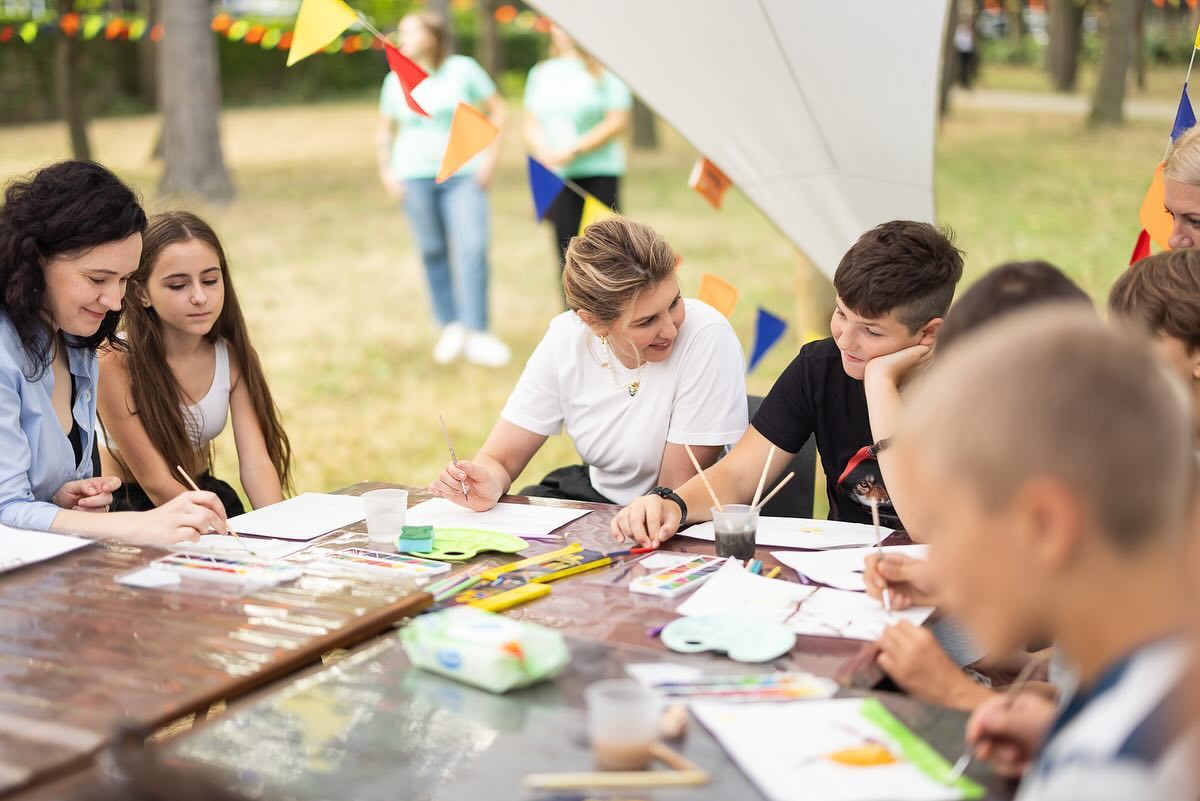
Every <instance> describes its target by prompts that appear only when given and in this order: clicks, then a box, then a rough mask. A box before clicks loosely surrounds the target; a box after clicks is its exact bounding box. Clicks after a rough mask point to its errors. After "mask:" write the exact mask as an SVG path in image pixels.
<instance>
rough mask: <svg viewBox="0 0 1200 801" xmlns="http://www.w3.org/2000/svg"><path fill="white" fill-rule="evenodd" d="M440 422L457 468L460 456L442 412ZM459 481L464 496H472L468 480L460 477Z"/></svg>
mask: <svg viewBox="0 0 1200 801" xmlns="http://www.w3.org/2000/svg"><path fill="white" fill-rule="evenodd" d="M438 422H439V423H441V424H442V436H443V437H445V438H446V447H447V448H449V449H450V461H451V462H453V463H454V466H455V467H456V468H457V467H458V457H457V456H455V455H454V443H452V442H451V441H450V430H449V429H448V428H446V421H445V419H444V418H443V417H442V416H441V415H440V414H439V415H438ZM458 483H459V484H461V485H462V491H463V498H464V499H465V498H468V497H470V496H469V495H468V494H467V482H466V481H464V480H462V479H461V478H460V479H459V480H458Z"/></svg>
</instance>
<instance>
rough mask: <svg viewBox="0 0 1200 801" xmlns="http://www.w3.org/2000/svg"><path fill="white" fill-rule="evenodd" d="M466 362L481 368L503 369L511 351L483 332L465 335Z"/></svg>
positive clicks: (510, 355)
mask: <svg viewBox="0 0 1200 801" xmlns="http://www.w3.org/2000/svg"><path fill="white" fill-rule="evenodd" d="M465 354H466V357H467V361H469V362H470V363H471V364H478V365H480V366H481V367H503V366H504V365H506V364H508V362H509V360H510V359H511V358H512V351H510V350H509V349H508V345H505V344H504V343H503V342H501V341H500V340H499V339H497V338H496V337H495V336H493V335H492V334H488V333H486V332H484V331H472V332H470V333H469V334H467V346H466V349H465Z"/></svg>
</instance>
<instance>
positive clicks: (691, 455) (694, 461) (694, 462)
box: [683, 445, 725, 512]
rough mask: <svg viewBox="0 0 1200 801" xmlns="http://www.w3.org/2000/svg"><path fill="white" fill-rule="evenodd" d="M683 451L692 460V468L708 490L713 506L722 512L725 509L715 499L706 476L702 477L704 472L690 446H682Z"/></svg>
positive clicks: (713, 491) (714, 493)
mask: <svg viewBox="0 0 1200 801" xmlns="http://www.w3.org/2000/svg"><path fill="white" fill-rule="evenodd" d="M683 449H684V450H685V451H687V455H688V458H689V459H691V460H692V467H694V468H696V475H698V476H700V480H701V481H703V482H704V488H705V489H706V490H708V497H710V498H712V502H713V506H715V507H716V509H717V511H718V512H724V511H725V507H724V506H722V505H721V501H719V500H718V499H717V493H716V491H715V490H713V486H712V484H710V483H708V476H706V475H704V470H703V469H701V467H700V462H699V460H697V459H696V454H694V453H692V446H691V445H684V446H683Z"/></svg>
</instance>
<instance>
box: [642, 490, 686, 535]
mask: <svg viewBox="0 0 1200 801" xmlns="http://www.w3.org/2000/svg"><path fill="white" fill-rule="evenodd" d="M646 494H647V495H657V496H658V497H660V498H666V499H667V500H668V501H675V503H677V504H679V527H680V528H683V527H684V525H685V524H686V523H687V504H686V503H684V502H683V498H680V497H679V495H677V494H676V492H675V490H673V489H667V488H666V487H655V488H654V489H652V490H650V491H649V492H647V493H646Z"/></svg>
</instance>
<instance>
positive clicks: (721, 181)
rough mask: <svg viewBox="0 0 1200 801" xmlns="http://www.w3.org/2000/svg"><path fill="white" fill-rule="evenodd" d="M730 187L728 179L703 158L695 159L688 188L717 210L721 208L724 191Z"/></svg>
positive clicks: (714, 165)
mask: <svg viewBox="0 0 1200 801" xmlns="http://www.w3.org/2000/svg"><path fill="white" fill-rule="evenodd" d="M732 185H733V182H732V181H730V180H729V177H728V176H727V175H725V173H723V172H721V171H720V170H719V169H718V168H717V165H716V164H713V163H712V162H711V161H709V160H708V159H706V158H704V157H703V156H701V157H700V158H698V159H696V164H695V166H693V167H692V174H691V177H689V178H688V186H690V187H691V188H692V189H693V190H694V191H695V192H696V194H698V195H700V197H702V198H704V199H705V200H707V201H708V203H709V205H710V206H712V207H713V208H714V209H718V210H720V208H721V200H722V199H723V198H724V197H725V190H727V189H729V187H730V186H732Z"/></svg>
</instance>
